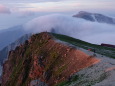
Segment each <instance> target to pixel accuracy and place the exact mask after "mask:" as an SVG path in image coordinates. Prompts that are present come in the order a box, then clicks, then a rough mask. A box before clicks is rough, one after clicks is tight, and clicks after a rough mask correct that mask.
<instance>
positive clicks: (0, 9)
mask: <svg viewBox="0 0 115 86" xmlns="http://www.w3.org/2000/svg"><path fill="white" fill-rule="evenodd" d="M0 13H6V14H9V13H11V12H10V9H9V8H7V7H6V6H4V5H1V4H0Z"/></svg>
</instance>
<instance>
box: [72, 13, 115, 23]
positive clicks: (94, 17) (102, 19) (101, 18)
mask: <svg viewBox="0 0 115 86" xmlns="http://www.w3.org/2000/svg"><path fill="white" fill-rule="evenodd" d="M73 17H77V18H83V19H85V20H89V21H92V22H99V23H107V24H115V19H114V18H111V17H108V16H105V15H102V14H98V13H89V12H85V11H80V12H79V13H78V14H76V15H73Z"/></svg>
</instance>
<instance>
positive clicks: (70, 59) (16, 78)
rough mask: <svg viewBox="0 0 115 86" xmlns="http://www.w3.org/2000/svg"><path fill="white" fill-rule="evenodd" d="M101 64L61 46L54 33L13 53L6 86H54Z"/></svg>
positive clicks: (34, 39) (5, 69)
mask: <svg viewBox="0 0 115 86" xmlns="http://www.w3.org/2000/svg"><path fill="white" fill-rule="evenodd" d="M99 61H100V60H99V59H96V58H94V57H93V56H89V55H87V54H86V53H84V52H82V51H80V50H77V49H76V48H75V47H72V46H69V45H67V44H66V45H65V44H63V42H61V43H60V41H59V40H56V39H55V38H54V36H53V35H52V34H50V33H40V34H36V35H33V36H32V37H31V39H30V40H29V41H26V42H25V44H24V45H21V46H19V47H17V48H16V49H15V50H14V51H11V52H10V54H9V57H8V60H7V61H6V62H5V64H4V65H3V76H2V86H34V85H38V86H54V85H58V83H60V82H62V81H65V80H67V79H69V77H70V76H71V75H73V74H74V73H76V72H78V71H80V70H81V69H83V68H86V67H89V66H91V65H93V64H96V63H98V62H99Z"/></svg>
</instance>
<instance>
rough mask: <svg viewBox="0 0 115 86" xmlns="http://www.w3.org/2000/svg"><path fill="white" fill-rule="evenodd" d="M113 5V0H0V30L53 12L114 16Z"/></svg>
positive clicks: (114, 2) (114, 8)
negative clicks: (86, 12) (80, 12)
mask: <svg viewBox="0 0 115 86" xmlns="http://www.w3.org/2000/svg"><path fill="white" fill-rule="evenodd" d="M114 6H115V1H114V0H0V30H1V29H7V28H10V27H13V26H16V25H20V24H23V23H26V22H27V21H29V20H32V19H33V18H35V17H38V16H43V15H47V14H53V13H60V14H66V15H71V16H72V15H74V14H77V13H78V12H79V11H88V12H95V13H102V14H105V15H108V16H113V17H115V12H114V10H115V7H114Z"/></svg>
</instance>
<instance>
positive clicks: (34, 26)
mask: <svg viewBox="0 0 115 86" xmlns="http://www.w3.org/2000/svg"><path fill="white" fill-rule="evenodd" d="M24 28H25V30H26V31H28V32H32V33H39V32H43V31H48V32H55V33H59V34H64V35H68V36H71V37H74V38H77V39H81V40H84V41H87V42H90V43H93V44H101V43H109V44H115V40H114V38H115V26H112V25H108V24H102V23H96V22H90V21H86V20H83V19H79V18H73V17H71V16H65V15H60V14H54V15H47V16H41V17H38V18H35V19H33V20H32V21H29V22H28V23H27V24H25V25H24Z"/></svg>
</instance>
